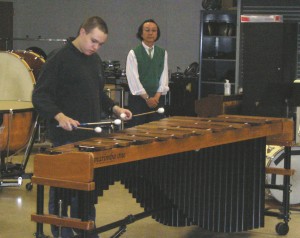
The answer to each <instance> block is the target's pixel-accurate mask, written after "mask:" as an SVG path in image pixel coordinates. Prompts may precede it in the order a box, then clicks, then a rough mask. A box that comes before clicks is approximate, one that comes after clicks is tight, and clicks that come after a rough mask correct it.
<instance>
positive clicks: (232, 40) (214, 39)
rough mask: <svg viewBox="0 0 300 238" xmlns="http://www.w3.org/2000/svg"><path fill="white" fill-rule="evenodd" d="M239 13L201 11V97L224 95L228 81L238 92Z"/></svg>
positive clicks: (199, 93)
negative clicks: (225, 83) (236, 85)
mask: <svg viewBox="0 0 300 238" xmlns="http://www.w3.org/2000/svg"><path fill="white" fill-rule="evenodd" d="M237 29H238V28H237V12H236V11H206V10H205V11H201V19H200V59H199V62H200V68H199V70H200V72H199V92H198V95H199V98H200V97H206V96H207V95H209V94H223V92H224V82H225V79H228V80H229V81H230V83H231V87H232V89H231V92H235V84H236V79H235V78H236V77H235V70H236V48H237V44H236V43H237V34H236V33H237Z"/></svg>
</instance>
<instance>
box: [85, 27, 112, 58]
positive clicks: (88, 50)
mask: <svg viewBox="0 0 300 238" xmlns="http://www.w3.org/2000/svg"><path fill="white" fill-rule="evenodd" d="M79 36H80V51H81V52H82V53H84V54H85V55H92V54H94V53H96V52H97V50H98V49H99V48H100V47H101V46H102V45H103V44H104V43H105V42H106V40H107V37H108V36H107V34H106V33H104V32H103V31H101V30H100V29H99V28H97V27H96V28H94V29H93V30H91V31H90V32H89V33H86V31H85V30H84V29H83V28H81V29H80V35H79Z"/></svg>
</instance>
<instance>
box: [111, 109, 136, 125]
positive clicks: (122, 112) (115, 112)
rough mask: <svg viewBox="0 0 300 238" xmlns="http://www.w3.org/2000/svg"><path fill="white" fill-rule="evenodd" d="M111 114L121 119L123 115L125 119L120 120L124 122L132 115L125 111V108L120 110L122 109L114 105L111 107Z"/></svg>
mask: <svg viewBox="0 0 300 238" xmlns="http://www.w3.org/2000/svg"><path fill="white" fill-rule="evenodd" d="M112 111H113V113H114V114H115V115H116V116H117V117H119V118H120V117H121V114H125V117H122V119H123V120H124V121H128V120H130V119H131V118H132V113H131V111H129V110H128V109H125V108H122V107H119V106H117V105H115V106H114V107H113V110H112Z"/></svg>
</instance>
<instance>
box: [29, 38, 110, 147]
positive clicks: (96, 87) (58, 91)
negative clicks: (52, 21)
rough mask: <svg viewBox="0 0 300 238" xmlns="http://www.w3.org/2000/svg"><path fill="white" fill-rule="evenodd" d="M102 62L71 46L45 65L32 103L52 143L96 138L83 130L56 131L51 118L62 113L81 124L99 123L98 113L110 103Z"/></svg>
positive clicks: (59, 52) (68, 44) (108, 106)
mask: <svg viewBox="0 0 300 238" xmlns="http://www.w3.org/2000/svg"><path fill="white" fill-rule="evenodd" d="M103 88H104V78H103V69H102V61H101V59H100V57H99V56H98V54H93V55H91V56H86V55H84V54H82V53H81V52H80V51H79V50H78V49H77V48H76V47H75V46H74V45H73V44H72V43H71V42H68V43H67V44H66V45H65V46H64V47H62V48H61V49H60V50H58V51H56V52H55V53H54V54H52V56H51V57H50V58H49V59H48V60H47V62H46V63H45V64H44V66H43V68H42V70H41V72H40V75H39V77H38V80H37V84H36V86H35V88H34V91H33V95H32V103H33V105H34V107H35V109H36V110H37V112H38V113H39V114H40V116H41V117H42V118H45V119H47V120H48V122H49V124H48V129H49V137H50V139H51V140H52V141H53V142H55V143H60V144H63V143H65V142H74V141H78V140H82V139H85V138H89V137H92V136H96V135H95V133H91V132H89V131H83V130H73V131H72V132H69V131H65V130H63V129H61V128H57V124H58V122H57V121H56V120H55V119H54V116H55V115H56V114H57V113H59V112H63V113H64V114H65V115H66V116H68V117H71V118H73V119H74V120H78V121H79V122H81V123H84V122H95V121H99V120H100V119H101V118H100V115H101V109H102V108H103V109H104V110H105V111H107V112H109V111H110V110H111V108H112V106H113V105H114V103H113V101H112V100H111V99H110V98H109V97H108V96H107V95H106V94H105V93H104V91H103Z"/></svg>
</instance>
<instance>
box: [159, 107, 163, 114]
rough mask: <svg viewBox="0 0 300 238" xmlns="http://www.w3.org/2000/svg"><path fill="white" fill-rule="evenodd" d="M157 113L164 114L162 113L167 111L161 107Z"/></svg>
mask: <svg viewBox="0 0 300 238" xmlns="http://www.w3.org/2000/svg"><path fill="white" fill-rule="evenodd" d="M157 112H158V113H160V114H162V113H164V112H165V109H164V108H163V107H160V108H158V109H157Z"/></svg>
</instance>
